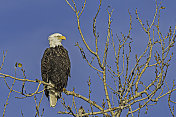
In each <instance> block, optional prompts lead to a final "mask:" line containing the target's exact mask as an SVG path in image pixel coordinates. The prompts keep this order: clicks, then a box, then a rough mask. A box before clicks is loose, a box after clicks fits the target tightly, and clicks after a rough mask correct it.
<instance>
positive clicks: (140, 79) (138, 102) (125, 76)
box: [0, 0, 176, 117]
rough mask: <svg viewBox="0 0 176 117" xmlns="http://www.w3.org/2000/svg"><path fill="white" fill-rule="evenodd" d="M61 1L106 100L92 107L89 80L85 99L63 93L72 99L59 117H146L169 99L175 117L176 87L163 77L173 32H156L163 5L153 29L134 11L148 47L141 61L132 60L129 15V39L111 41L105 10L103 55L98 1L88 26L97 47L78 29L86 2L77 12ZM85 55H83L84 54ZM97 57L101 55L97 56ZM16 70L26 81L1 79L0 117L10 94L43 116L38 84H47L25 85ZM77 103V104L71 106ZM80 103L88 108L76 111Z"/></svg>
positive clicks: (73, 4)
mask: <svg viewBox="0 0 176 117" xmlns="http://www.w3.org/2000/svg"><path fill="white" fill-rule="evenodd" d="M65 1H66V3H67V4H68V5H69V7H70V8H71V9H72V10H73V12H74V13H75V15H76V20H77V26H78V32H79V34H80V36H81V39H82V42H77V43H76V46H77V47H78V48H79V50H80V53H81V54H82V57H83V59H84V60H85V61H86V62H87V64H88V66H89V67H90V68H92V69H93V70H95V71H96V73H97V77H96V78H99V79H101V83H100V85H103V89H101V90H104V94H102V95H104V96H105V99H104V100H103V101H102V102H101V101H99V102H95V101H93V100H92V99H91V93H92V90H91V86H92V85H91V83H92V82H93V81H94V80H93V79H92V78H90V77H89V79H88V88H89V93H88V94H89V95H88V97H86V96H84V95H82V94H78V93H76V92H75V90H74V89H73V91H67V90H66V89H64V91H63V92H64V93H65V94H66V95H68V96H72V105H67V104H66V102H65V100H64V98H62V99H61V103H62V105H63V108H64V109H65V111H59V112H58V113H59V114H69V115H72V116H74V117H86V116H93V115H95V116H96V115H98V116H99V115H103V116H107V117H108V116H111V117H115V116H116V117H120V116H121V115H122V113H123V112H124V114H126V116H127V117H128V116H129V115H130V116H132V117H133V116H134V114H135V113H137V114H138V116H139V115H140V112H141V110H142V109H143V108H144V109H145V113H147V111H148V107H149V106H154V105H156V104H157V103H158V101H159V100H160V99H161V98H163V97H165V96H167V97H168V100H166V101H167V102H168V107H169V110H170V112H171V115H172V116H173V117H175V114H174V108H175V107H174V104H176V100H174V98H173V97H174V96H173V95H172V94H173V92H175V90H176V87H175V83H174V81H173V84H169V85H168V83H167V81H168V78H167V71H168V69H169V67H170V61H171V60H172V57H173V53H172V48H173V47H174V44H175V37H176V34H175V30H176V26H175V27H174V28H172V27H170V28H169V31H168V32H167V34H166V35H164V34H163V33H162V32H161V31H160V11H161V10H163V9H165V7H163V6H161V3H157V2H156V9H155V14H154V17H153V20H152V22H151V23H149V22H146V23H144V21H143V20H141V18H140V13H138V10H137V9H136V11H135V13H136V17H137V21H138V23H139V24H140V25H141V27H142V29H143V31H144V32H145V33H146V35H147V40H148V42H147V43H146V48H145V49H144V51H143V53H142V54H140V55H137V54H136V55H135V58H132V57H131V54H132V52H133V50H132V46H131V45H132V42H133V37H132V36H131V33H132V32H131V30H132V15H131V13H130V11H128V13H129V30H128V34H123V33H121V36H118V35H117V34H116V35H115V36H114V33H113V30H112V29H111V23H112V19H111V18H112V14H113V10H110V9H109V8H108V9H107V15H108V19H107V21H108V23H107V26H108V28H107V32H106V33H107V36H106V40H105V42H104V43H105V46H104V49H103V50H102V49H100V48H102V45H98V43H99V42H100V41H102V39H99V38H100V35H99V33H98V32H97V30H96V29H97V27H96V23H97V17H98V15H99V13H100V10H101V3H102V0H100V2H99V6H98V10H97V12H96V14H95V17H94V18H93V22H92V24H93V28H92V32H93V35H94V40H95V47H93V46H92V45H89V44H88V43H87V40H88V39H86V38H85V36H84V32H83V30H82V28H81V20H80V17H81V15H82V14H83V13H84V10H85V7H86V0H85V1H84V3H83V6H82V7H81V9H78V8H80V6H78V5H77V3H76V2H75V1H74V0H72V1H71V2H69V1H68V0H65ZM115 33H116V32H115ZM80 43H81V45H80ZM81 46H84V47H81ZM156 48H157V49H156ZM84 49H86V51H85V50H84ZM110 50H112V51H113V55H111V54H110V52H109V51H110ZM87 51H88V52H87ZM100 53H103V54H102V55H100ZM5 55H6V54H5V53H3V62H2V65H1V68H2V67H3V63H4V59H5ZM87 56H89V57H87ZM90 56H91V57H90ZM113 57H114V58H113ZM131 59H133V60H135V63H133V66H132V67H130V65H131V63H130V62H131V61H130V60H131ZM112 61H114V62H112ZM121 66H122V67H121ZM17 67H19V68H21V70H22V72H23V76H24V77H23V78H17V77H16V76H14V77H13V76H11V75H7V74H3V73H0V78H3V79H4V81H5V83H6V85H7V87H8V88H9V90H10V92H9V95H8V97H7V101H6V104H5V106H4V113H3V116H4V114H5V110H6V107H7V104H8V99H9V96H10V94H11V93H12V92H16V93H19V94H20V95H23V96H24V97H32V96H33V97H34V100H35V103H36V116H42V115H43V112H42V114H41V115H40V114H39V107H40V104H41V102H42V99H43V95H44V90H41V91H39V87H40V86H41V84H45V85H50V84H48V83H45V82H43V81H40V80H37V79H36V80H30V79H26V77H25V71H24V70H23V68H22V65H21V64H20V63H16V65H15V68H17ZM1 68H0V70H1ZM146 71H151V72H153V74H154V75H153V77H152V78H151V81H149V82H146V81H145V78H146V77H145V76H146V74H144V73H145V72H146ZM7 78H11V79H13V80H14V82H13V84H12V86H9V85H8V83H7V82H6V79H7ZM16 80H18V81H21V82H22V84H21V86H22V88H21V89H22V90H21V91H16V90H13V85H14V83H15V81H16ZM26 82H33V83H37V85H38V86H37V89H36V90H35V91H34V93H30V94H27V93H26V92H25V83H26ZM51 87H52V86H51ZM77 90H79V89H77ZM94 90H96V89H94ZM94 90H93V91H94ZM39 93H41V94H42V97H41V99H40V101H39V103H38V104H37V102H36V98H35V95H36V94H39ZM75 98H77V100H75ZM79 100H83V101H84V102H87V103H88V104H89V105H90V107H86V108H84V105H82V106H81V107H78V106H77V103H79ZM78 108H79V109H78ZM94 110H98V111H94ZM124 114H123V115H124ZM22 115H23V113H22Z"/></svg>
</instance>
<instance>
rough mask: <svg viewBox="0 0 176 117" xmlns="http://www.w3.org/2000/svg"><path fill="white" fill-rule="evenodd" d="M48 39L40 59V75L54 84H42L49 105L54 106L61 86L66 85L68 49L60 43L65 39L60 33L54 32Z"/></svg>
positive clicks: (68, 60) (68, 70)
mask: <svg viewBox="0 0 176 117" xmlns="http://www.w3.org/2000/svg"><path fill="white" fill-rule="evenodd" d="M48 40H49V45H50V47H49V48H47V49H46V50H45V52H44V54H43V57H42V60H41V75H42V79H43V81H45V82H47V83H49V84H52V85H53V86H54V87H51V86H47V85H44V88H45V95H46V97H48V99H49V101H50V106H51V107H55V106H56V103H57V100H58V99H59V98H60V97H61V92H62V91H63V88H65V87H66V86H67V81H68V76H69V77H70V68H71V65H70V59H69V56H68V51H67V50H66V49H65V48H64V47H63V46H62V43H61V42H62V40H66V37H65V36H63V35H62V34H60V33H54V34H52V35H50V36H49V37H48Z"/></svg>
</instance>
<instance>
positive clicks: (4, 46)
mask: <svg viewBox="0 0 176 117" xmlns="http://www.w3.org/2000/svg"><path fill="white" fill-rule="evenodd" d="M158 2H159V1H158ZM98 3H99V2H98V0H88V1H87V5H86V8H85V12H83V15H82V16H81V19H80V20H81V26H82V30H83V34H84V36H85V38H86V40H87V42H88V44H93V43H94V40H93V34H92V21H93V17H94V16H95V12H96V10H97V8H98ZM175 4H176V1H175V0H169V1H166V0H163V3H162V6H164V7H166V9H165V10H162V11H161V13H162V15H161V20H160V21H161V22H160V23H161V31H162V32H163V33H166V32H167V31H168V29H169V27H170V26H172V27H174V26H175V24H176V15H175V11H176V7H175ZM80 5H81V4H80ZM108 6H111V8H113V9H114V12H113V15H112V20H113V22H112V30H113V33H114V34H116V33H117V34H120V33H121V32H123V33H125V34H127V33H128V28H129V14H128V9H129V10H130V12H131V14H132V18H133V19H132V21H133V22H134V25H133V24H132V26H133V29H132V32H134V33H133V34H132V38H133V45H132V46H133V48H132V51H133V54H134V55H135V54H141V52H142V51H143V49H144V48H145V42H146V40H144V37H145V36H144V35H145V33H144V32H142V31H141V27H140V25H139V23H137V21H136V15H135V9H136V8H137V9H138V12H139V15H140V17H141V18H142V19H144V22H145V21H146V20H148V21H149V22H151V20H152V18H153V15H154V12H155V1H154V0H123V1H122V0H121V1H120V0H104V1H103V2H102V9H101V11H100V15H99V17H98V18H97V22H98V23H97V31H98V32H99V33H100V38H101V39H102V40H104V39H105V38H106V34H107V33H106V29H107V18H108V14H107V12H106V9H107V7H108ZM75 18H76V17H75V14H74V12H73V11H72V9H71V8H70V7H69V6H68V5H67V4H66V2H65V0H50V1H49V0H26V1H24V0H13V1H12V0H1V1H0V57H1V59H0V60H2V51H3V50H5V51H6V50H7V56H6V60H5V64H4V67H3V69H2V72H3V73H6V74H9V75H13V76H14V65H15V63H16V62H20V63H22V64H23V68H24V69H25V71H26V76H27V78H28V79H33V80H34V79H36V78H37V79H39V80H41V75H40V61H41V58H42V55H43V52H44V50H45V49H46V48H47V47H49V43H48V40H47V38H48V36H49V35H50V34H52V33H54V32H60V33H62V34H63V35H65V36H66V38H67V40H66V41H64V42H63V45H64V47H65V48H67V50H68V51H69V55H70V59H71V63H72V68H71V78H70V79H69V82H68V87H67V89H68V90H72V89H73V87H74V88H75V89H76V92H78V93H80V94H83V95H86V96H88V95H87V92H88V86H87V81H88V77H89V76H90V77H92V82H94V83H92V88H93V89H95V88H97V87H96V85H97V84H99V82H101V81H100V80H99V79H98V77H97V76H96V72H94V71H93V70H91V69H90V68H89V67H88V66H87V64H86V62H85V61H84V60H83V59H82V56H81V54H80V52H79V49H78V48H77V47H76V46H75V43H76V42H79V43H80V45H81V47H83V48H84V50H86V48H85V47H84V45H83V43H82V41H81V37H80V35H79V33H78V29H77V23H76V20H75ZM101 44H102V45H104V41H101V42H99V45H101ZM174 49H175V48H174ZM131 59H133V58H131ZM175 63H176V55H175V54H174V57H173V61H172V62H171V67H172V69H169V72H168V74H169V75H168V77H169V79H172V80H173V79H176V78H175V77H174V76H175V75H176V74H175V72H174V71H172V70H174V69H176V67H175V66H174V65H175ZM17 73H18V75H17V76H18V77H21V76H22V75H21V72H20V70H18V72H17ZM94 77H95V78H94ZM11 82H12V81H10V80H9V83H11ZM0 83H1V85H0V94H1V96H0V100H1V101H0V113H2V112H3V111H2V110H3V105H4V104H5V101H6V98H7V96H8V92H9V90H8V89H7V87H6V85H5V83H4V81H3V80H2V79H1V80H0ZM18 83H19V82H18ZM27 87H30V89H29V91H30V90H31V91H32V90H34V89H35V88H36V85H33V84H32V83H31V84H30V83H29V84H28V85H27ZM15 88H17V89H18V88H19V87H18V86H15ZM100 88H101V86H100V87H98V88H97V91H95V92H94V93H92V99H93V100H98V99H99V97H101V96H102V94H104V92H103V90H99V89H100ZM19 89H20V88H19ZM15 96H19V95H17V94H15V93H12V94H11V96H10V100H9V105H8V106H7V110H6V114H5V116H6V117H12V116H14V115H15V116H18V117H19V116H21V110H22V111H23V113H24V116H25V117H31V116H34V114H35V103H34V99H33V98H27V99H23V100H20V99H16V98H14V97H15ZM63 96H64V98H65V99H66V100H70V99H71V96H66V95H64V94H63ZM39 97H40V95H39ZM38 99H40V98H38ZM165 99H166V98H165ZM166 100H167V99H166ZM81 104H84V103H83V102H82V101H80V103H79V104H78V105H81ZM78 107H79V106H78ZM42 108H45V111H44V116H45V117H48V116H52V117H55V116H61V115H57V114H56V113H57V112H58V111H59V110H60V109H61V108H62V105H61V103H60V102H59V103H58V104H57V107H56V108H55V109H52V108H50V107H49V102H48V100H47V98H46V97H44V99H43V101H42V105H41V108H40V111H41V110H42ZM156 108H160V109H156ZM143 116H144V117H149V116H150V117H151V116H160V117H166V116H171V115H170V113H169V108H168V106H167V103H164V99H163V100H161V101H160V102H159V104H158V105H157V106H153V107H151V108H149V111H148V115H143ZM63 117H64V115H63Z"/></svg>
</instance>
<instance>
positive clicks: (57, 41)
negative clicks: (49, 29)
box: [48, 33, 66, 47]
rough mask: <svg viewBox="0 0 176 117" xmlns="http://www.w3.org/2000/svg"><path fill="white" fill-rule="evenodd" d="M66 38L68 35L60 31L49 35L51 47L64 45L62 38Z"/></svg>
mask: <svg viewBox="0 0 176 117" xmlns="http://www.w3.org/2000/svg"><path fill="white" fill-rule="evenodd" d="M63 39H64V40H66V37H65V36H63V35H62V34H60V33H54V34H52V35H50V36H49V37H48V40H49V45H50V47H55V46H58V45H62V43H61V42H62V40H63Z"/></svg>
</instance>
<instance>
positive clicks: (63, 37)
mask: <svg viewBox="0 0 176 117" xmlns="http://www.w3.org/2000/svg"><path fill="white" fill-rule="evenodd" d="M58 39H64V40H66V37H65V36H60V37H59V38H58Z"/></svg>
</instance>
